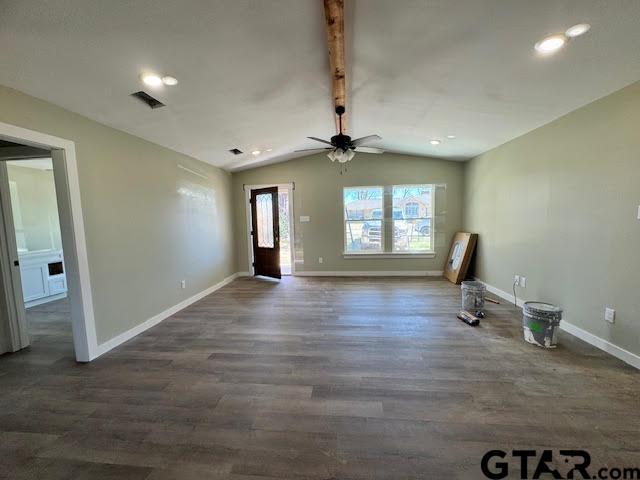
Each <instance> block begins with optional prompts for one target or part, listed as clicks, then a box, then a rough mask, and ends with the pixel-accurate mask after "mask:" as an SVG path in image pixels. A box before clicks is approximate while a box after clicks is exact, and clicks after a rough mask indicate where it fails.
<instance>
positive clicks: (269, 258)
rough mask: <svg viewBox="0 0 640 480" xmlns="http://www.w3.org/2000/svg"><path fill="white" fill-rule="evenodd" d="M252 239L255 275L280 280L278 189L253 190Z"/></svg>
mask: <svg viewBox="0 0 640 480" xmlns="http://www.w3.org/2000/svg"><path fill="white" fill-rule="evenodd" d="M251 239H252V241H253V270H254V274H255V275H264V276H266V277H273V278H280V276H281V274H280V224H279V216H278V187H269V188H260V189H258V190H251Z"/></svg>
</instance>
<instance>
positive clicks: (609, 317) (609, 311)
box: [604, 307, 616, 323]
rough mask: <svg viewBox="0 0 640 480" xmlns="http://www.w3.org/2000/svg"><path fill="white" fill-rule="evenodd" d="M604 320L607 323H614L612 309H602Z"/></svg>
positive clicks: (613, 311) (614, 318) (614, 317)
mask: <svg viewBox="0 0 640 480" xmlns="http://www.w3.org/2000/svg"><path fill="white" fill-rule="evenodd" d="M604 319H605V320H606V321H607V322H609V323H615V321H616V311H615V310H614V309H613V308H609V307H606V308H605V309H604Z"/></svg>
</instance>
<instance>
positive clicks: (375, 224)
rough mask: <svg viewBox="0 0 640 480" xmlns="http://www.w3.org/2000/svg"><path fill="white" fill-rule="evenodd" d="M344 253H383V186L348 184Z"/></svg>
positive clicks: (345, 206)
mask: <svg viewBox="0 0 640 480" xmlns="http://www.w3.org/2000/svg"><path fill="white" fill-rule="evenodd" d="M343 201H344V238H345V240H344V247H345V253H371V252H382V251H383V245H384V234H383V232H384V229H383V228H382V227H383V217H384V215H383V212H384V187H349V188H345V189H344V192H343Z"/></svg>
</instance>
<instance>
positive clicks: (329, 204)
mask: <svg viewBox="0 0 640 480" xmlns="http://www.w3.org/2000/svg"><path fill="white" fill-rule="evenodd" d="M463 170H464V167H463V165H462V164H461V163H458V162H451V161H445V160H436V159H429V158H424V157H412V156H408V155H398V154H391V153H385V154H382V155H373V154H363V153H358V154H357V155H356V157H355V158H354V159H353V160H352V161H351V162H350V163H349V169H348V171H347V172H346V173H345V174H344V175H340V171H339V168H338V166H337V165H336V164H333V163H331V161H330V160H329V159H328V158H327V157H326V155H324V154H316V155H311V156H308V157H303V158H299V159H295V160H290V161H288V162H283V163H278V164H275V165H268V166H265V167H260V168H255V169H251V170H245V171H241V172H237V173H234V174H233V196H234V202H235V203H236V205H237V206H239V208H236V210H235V226H236V234H237V235H236V242H237V250H236V252H237V262H238V263H237V269H238V270H239V271H248V270H249V267H248V253H247V223H246V208H245V207H246V204H245V196H244V195H245V194H244V191H243V188H242V186H243V184H246V185H263V184H278V183H290V182H295V191H294V193H293V198H294V202H293V203H294V205H293V206H294V217H295V224H294V227H295V236H296V239H295V243H296V262H297V264H296V270H297V271H364V270H375V271H385V270H386V271H406V270H436V271H437V270H440V271H441V270H442V269H443V267H444V262H445V257H446V255H447V252H448V249H449V243H450V241H451V237H452V235H453V233H455V232H456V231H458V230H459V229H460V226H461V224H462V186H463ZM420 183H433V184H441V185H442V187H441V188H439V189H438V192H439V193H437V195H436V199H435V210H436V238H435V244H436V248H435V250H436V257H435V258H433V259H426V258H393V259H390V258H383V259H345V258H343V256H342V252H343V213H342V189H343V187H348V186H367V185H393V184H396V185H401V184H420ZM445 185H446V191H445V188H444V186H445ZM301 215H305V216H310V217H311V221H310V222H309V223H300V221H299V220H300V216H301ZM318 257H323V263H322V264H320V263H319V262H318Z"/></svg>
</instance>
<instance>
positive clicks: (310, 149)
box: [294, 147, 333, 152]
mask: <svg viewBox="0 0 640 480" xmlns="http://www.w3.org/2000/svg"><path fill="white" fill-rule="evenodd" d="M322 150H333V148H328V147H327V148H322V147H318V148H303V149H302V150H294V152H320V151H322Z"/></svg>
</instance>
